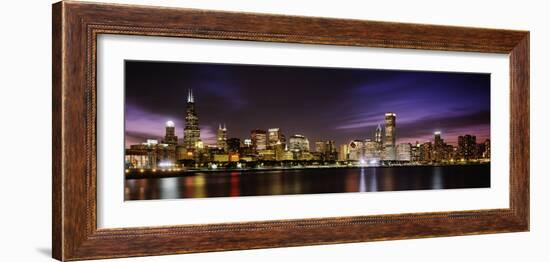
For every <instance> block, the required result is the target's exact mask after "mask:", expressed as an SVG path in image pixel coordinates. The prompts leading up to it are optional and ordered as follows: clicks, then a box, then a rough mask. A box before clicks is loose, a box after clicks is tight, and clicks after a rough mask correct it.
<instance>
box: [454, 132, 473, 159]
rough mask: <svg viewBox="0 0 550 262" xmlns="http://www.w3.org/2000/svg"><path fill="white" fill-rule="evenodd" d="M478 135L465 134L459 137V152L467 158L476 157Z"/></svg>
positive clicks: (462, 156)
mask: <svg viewBox="0 0 550 262" xmlns="http://www.w3.org/2000/svg"><path fill="white" fill-rule="evenodd" d="M475 153H476V136H472V135H464V136H459V137H458V154H459V156H460V157H461V158H463V159H465V160H470V159H473V158H475Z"/></svg>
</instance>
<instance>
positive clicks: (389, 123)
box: [383, 112, 396, 160]
mask: <svg viewBox="0 0 550 262" xmlns="http://www.w3.org/2000/svg"><path fill="white" fill-rule="evenodd" d="M395 118H396V114H395V113H391V112H390V113H386V114H385V117H384V120H385V126H384V152H383V160H395V159H396V153H395V135H396V130H395V129H396V126H395Z"/></svg>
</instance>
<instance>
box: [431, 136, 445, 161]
mask: <svg viewBox="0 0 550 262" xmlns="http://www.w3.org/2000/svg"><path fill="white" fill-rule="evenodd" d="M445 149H446V145H445V142H444V141H443V139H442V138H441V131H435V132H434V148H433V157H432V158H433V160H434V161H436V162H439V161H441V160H445V159H446V157H445V155H446V154H445Z"/></svg>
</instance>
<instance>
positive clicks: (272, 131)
mask: <svg viewBox="0 0 550 262" xmlns="http://www.w3.org/2000/svg"><path fill="white" fill-rule="evenodd" d="M267 134H268V146H269V147H270V148H271V147H274V146H275V145H277V144H283V145H284V144H285V139H284V135H283V134H282V133H281V129H279V128H269V129H268V130H267Z"/></svg>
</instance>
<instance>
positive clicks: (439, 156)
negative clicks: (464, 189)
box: [338, 112, 491, 165]
mask: <svg viewBox="0 0 550 262" xmlns="http://www.w3.org/2000/svg"><path fill="white" fill-rule="evenodd" d="M396 119H397V115H396V114H395V113H392V112H388V113H386V114H385V115H384V123H385V125H384V130H383V131H382V128H381V127H380V125H378V127H377V128H376V130H375V132H374V135H373V136H372V138H366V139H354V140H351V141H350V142H349V143H348V144H342V145H340V147H339V152H338V160H339V161H346V160H350V161H359V162H360V163H364V164H366V165H378V164H380V163H392V162H394V163H400V162H408V163H418V164H438V163H454V162H464V161H472V160H480V159H484V160H489V159H490V157H491V142H490V140H489V139H486V140H485V141H483V143H477V142H476V137H475V136H472V135H464V136H459V137H458V146H453V145H450V144H447V143H445V141H444V140H443V138H442V136H441V135H442V134H441V132H440V131H436V132H434V139H433V142H432V141H427V142H425V143H422V144H420V143H419V142H416V143H415V144H414V145H413V144H411V143H400V144H396V140H397V126H396ZM382 132H383V133H384V134H383V135H382ZM382 137H383V139H382Z"/></svg>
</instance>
